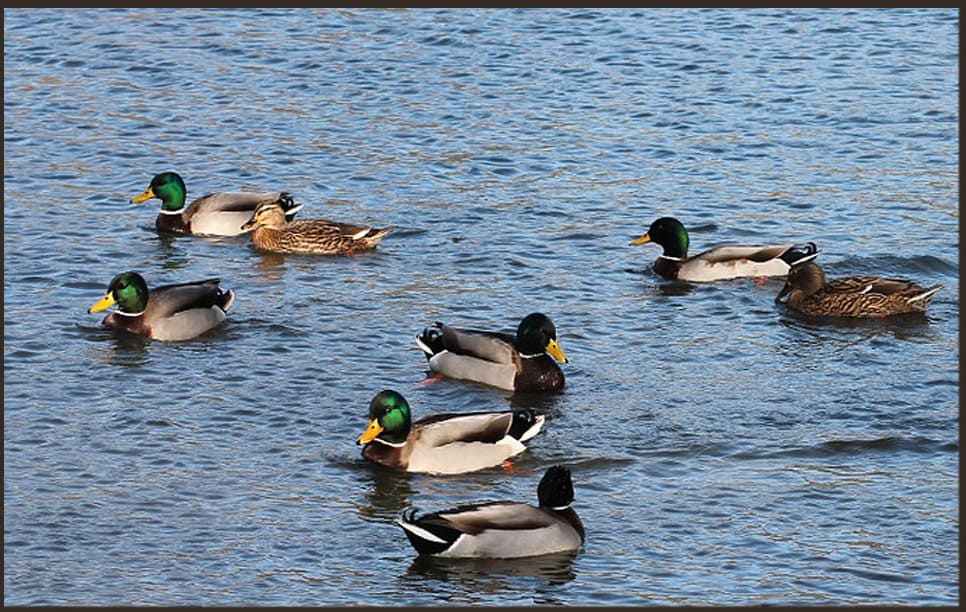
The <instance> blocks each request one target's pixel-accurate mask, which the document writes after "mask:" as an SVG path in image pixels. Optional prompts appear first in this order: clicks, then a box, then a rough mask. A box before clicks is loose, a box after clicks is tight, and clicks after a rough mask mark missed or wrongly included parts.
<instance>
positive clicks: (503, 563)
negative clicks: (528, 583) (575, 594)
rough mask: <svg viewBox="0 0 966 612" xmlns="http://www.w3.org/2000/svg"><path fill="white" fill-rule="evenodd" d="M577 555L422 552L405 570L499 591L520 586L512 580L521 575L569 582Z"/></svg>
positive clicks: (414, 575)
mask: <svg viewBox="0 0 966 612" xmlns="http://www.w3.org/2000/svg"><path fill="white" fill-rule="evenodd" d="M576 556H577V553H575V552H567V553H556V554H552V555H541V556H539V557H525V558H522V559H444V558H440V557H434V556H430V555H419V556H418V557H416V558H415V559H414V560H413V562H412V564H411V565H410V566H409V569H407V570H406V577H407V578H420V579H427V578H429V579H434V580H441V581H443V582H456V583H458V584H460V585H461V586H462V588H464V589H466V588H468V589H470V590H478V591H479V592H492V593H497V592H505V591H508V590H509V591H512V590H518V589H519V587H516V588H514V585H513V584H512V580H511V579H512V578H518V577H525V578H537V579H540V580H543V581H546V582H547V583H548V584H552V585H561V584H566V583H568V582H570V581H571V580H573V579H574V578H575V577H576V573H575V572H574V569H573V562H574V559H575V558H576ZM500 578H504V579H503V580H501V579H500ZM416 584H420V582H419V581H416Z"/></svg>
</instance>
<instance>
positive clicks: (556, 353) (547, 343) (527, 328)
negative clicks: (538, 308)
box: [515, 312, 569, 363]
mask: <svg viewBox="0 0 966 612" xmlns="http://www.w3.org/2000/svg"><path fill="white" fill-rule="evenodd" d="M515 347H516V349H517V350H518V351H519V352H520V353H521V354H523V355H539V354H540V353H543V352H544V351H546V352H548V353H550V355H551V356H552V357H553V358H554V359H556V360H557V361H559V362H561V363H567V362H568V361H569V359H567V355H566V354H565V353H564V351H563V349H562V348H560V345H559V344H557V328H556V327H554V325H553V321H551V320H550V318H549V317H548V316H547V315H545V314H543V313H539V312H534V313H532V314H528V315H527V316H526V317H524V319H523V320H522V321H520V326H519V327H517V339H516V344H515Z"/></svg>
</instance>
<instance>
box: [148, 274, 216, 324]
mask: <svg viewBox="0 0 966 612" xmlns="http://www.w3.org/2000/svg"><path fill="white" fill-rule="evenodd" d="M220 282H221V279H218V278H209V279H206V280H201V281H195V282H191V283H180V284H176V285H163V286H161V287H157V288H155V289H151V290H150V291H149V293H148V306H147V308H146V309H145V312H144V316H145V318H146V319H148V320H154V319H162V318H166V317H170V316H172V315H175V314H177V313H179V312H184V311H186V310H193V309H196V308H211V307H214V306H217V307H218V308H220V309H221V310H227V309H228V308H229V307H230V306H231V303H232V301H234V293H233V292H232V291H231V290H229V291H222V289H221V288H220V287H219V286H218V285H219V283H220Z"/></svg>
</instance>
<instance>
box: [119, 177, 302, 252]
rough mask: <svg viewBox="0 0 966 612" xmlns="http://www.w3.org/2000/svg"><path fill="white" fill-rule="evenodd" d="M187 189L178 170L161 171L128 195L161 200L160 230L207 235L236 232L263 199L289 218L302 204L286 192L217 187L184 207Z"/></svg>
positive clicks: (139, 199) (135, 200) (134, 201)
mask: <svg viewBox="0 0 966 612" xmlns="http://www.w3.org/2000/svg"><path fill="white" fill-rule="evenodd" d="M187 193H188V191H187V189H186V188H185V184H184V180H183V179H182V178H181V176H180V175H179V174H178V173H177V172H162V173H161V174H158V175H155V177H154V178H153V179H151V184H150V185H148V188H147V189H146V190H145V191H144V193H142V194H141V195H139V196H135V197H134V198H132V199H131V203H132V204H139V203H141V202H144V201H145V200H150V199H151V198H158V199H159V200H161V211H160V212H159V213H158V218H157V219H156V220H155V222H154V225H155V227H157V228H158V229H159V230H160V231H164V232H176V233H183V234H202V235H207V236H237V235H239V234H241V233H243V231H242V229H241V225H242V223H244V222H245V221H248V219H250V218H251V216H252V212H254V211H255V209H256V208H257V207H258V205H259V204H262V203H264V202H277V203H278V204H279V206H281V207H282V209H283V210H284V211H285V217H286V218H287V219H289V220H291V219H292V218H293V217H294V216H295V213H296V212H298V210H299V209H300V208H302V205H301V204H296V203H295V201H294V200H293V199H292V197H291V196H290V195H289V194H287V193H285V192H254V191H220V192H217V193H209V194H208V195H205V196H202V197H200V198H198V199H197V200H195V201H194V202H192V203H191V205H190V206H188V207H187V208H185V199H186V197H187Z"/></svg>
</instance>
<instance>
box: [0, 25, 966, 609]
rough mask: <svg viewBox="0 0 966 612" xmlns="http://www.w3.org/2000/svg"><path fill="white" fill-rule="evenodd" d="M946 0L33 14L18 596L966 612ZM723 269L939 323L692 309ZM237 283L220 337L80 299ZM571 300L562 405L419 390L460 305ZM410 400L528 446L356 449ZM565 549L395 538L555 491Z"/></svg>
mask: <svg viewBox="0 0 966 612" xmlns="http://www.w3.org/2000/svg"><path fill="white" fill-rule="evenodd" d="M958 37H959V14H958V12H957V11H955V10H931V9H923V10H831V9H822V10H787V11H786V10H652V9H648V10H601V11H588V10H542V9H527V10H509V9H499V10H496V9H493V10H468V9H458V10H427V9H421V10H355V9H312V10H308V9H294V10H287V9H286V10H282V9H277V10H276V9H269V10H254V9H244V10H194V9H190V10H189V9H163V10H158V9H123V10H32V9H31V10H14V9H5V10H4V88H5V89H4V272H5V273H4V283H3V288H4V489H3V490H4V557H5V558H4V603H5V604H54V605H62V604H76V605H104V604H150V605H172V604H186V605H238V604H258V605H323V604H324V605H340V604H374V605H439V604H450V605H468V604H483V605H497V606H503V605H530V604H565V605H651V604H671V605H677V604H689V605H702V604H714V605H718V604H735V605H759V604H908V605H927V604H928V605H933V604H945V605H955V604H956V603H957V602H958V600H959V501H958V495H959V486H958V483H959V371H958V368H959V315H960V311H959V234H958V230H959V182H958V172H959V158H958V155H959V115H958V108H959V56H958V52H959V47H958V44H959V40H958ZM165 170H176V171H178V172H180V173H181V174H182V175H183V176H184V177H185V180H186V182H187V184H188V190H189V197H198V196H200V195H202V194H204V193H208V192H210V191H216V190H234V189H242V188H252V189H254V188H264V189H274V190H277V189H285V190H289V191H291V192H292V193H293V194H294V195H295V197H296V199H297V200H298V201H300V202H304V203H305V208H304V209H303V212H302V213H300V214H301V216H302V217H303V218H309V217H314V216H317V217H330V218H336V219H339V220H344V221H354V222H369V223H373V224H377V225H392V226H393V227H394V228H395V230H394V232H393V233H391V234H390V235H389V236H388V237H387V238H386V239H385V240H384V241H383V243H382V245H381V247H380V248H379V250H378V251H376V252H375V253H370V254H361V255H356V256H353V257H334V258H333V257H312V256H309V257H305V256H288V257H283V256H266V255H260V254H257V253H255V252H254V251H253V250H252V248H251V245H250V244H249V242H248V240H247V238H246V237H244V236H242V237H237V238H220V239H219V238H199V237H191V236H187V237H170V236H159V235H158V233H157V232H155V231H154V228H153V223H154V217H155V216H156V211H157V205H158V202H157V201H156V200H154V201H151V202H150V203H147V204H141V205H132V204H130V203H129V200H130V198H131V197H132V196H134V195H137V194H139V193H141V191H142V190H144V188H145V187H146V186H147V185H148V183H149V181H150V180H151V177H152V176H153V175H154V174H155V173H158V172H161V171H165ZM664 215H673V216H676V217H678V218H680V219H682V220H683V221H684V223H685V225H687V226H688V227H689V228H690V229H691V245H692V251H697V250H700V249H701V248H704V247H707V246H710V245H713V244H718V243H725V242H740V243H762V244H767V243H787V242H801V241H806V240H813V241H815V242H816V243H818V245H819V247H820V248H821V249H822V251H823V252H822V254H821V256H820V257H819V260H818V261H819V263H820V264H822V265H823V267H824V268H825V270H826V272H827V273H828V274H829V276H832V277H834V276H844V275H852V274H882V275H886V276H890V277H909V278H913V279H915V280H917V281H919V282H921V283H922V284H933V283H942V284H943V285H945V288H944V289H943V290H942V291H941V292H940V293H939V294H938V295H937V296H936V298H935V301H934V303H933V304H932V305H931V307H930V310H929V312H928V314H927V315H925V316H915V317H912V318H901V319H896V320H885V321H872V322H855V323H840V322H823V321H814V320H809V319H804V318H801V317H797V316H795V315H793V314H790V313H788V312H786V311H785V310H784V309H781V308H779V307H777V306H776V305H775V304H774V303H773V298H774V296H775V294H776V293H777V292H778V291H779V289H780V287H781V280H779V279H772V280H769V281H768V282H766V283H764V284H761V285H759V284H756V283H754V282H752V281H750V280H737V281H724V282H719V283H713V284H704V285H679V284H674V283H667V282H664V281H662V280H661V279H660V278H658V277H656V276H655V275H654V273H653V272H652V271H651V270H650V266H651V263H652V262H653V261H654V259H655V258H656V257H657V255H658V250H659V249H658V248H657V247H655V246H653V245H645V246H643V247H631V246H628V242H629V241H630V240H631V239H632V238H634V237H635V236H637V235H640V234H641V233H643V232H644V230H645V229H646V227H647V225H648V224H649V223H650V222H651V221H653V220H654V219H655V218H657V217H659V216H664ZM124 270H138V271H140V272H141V273H142V274H144V276H145V277H146V278H147V280H148V283H149V284H151V285H159V284H164V283H169V282H182V281H188V280H196V279H201V278H207V277H211V276H219V277H221V278H222V279H223V285H225V286H227V287H230V288H233V289H234V290H235V291H236V294H237V299H236V302H235V305H234V308H233V311H232V312H231V314H230V316H229V319H228V320H227V321H226V322H225V324H224V325H223V326H221V327H220V328H219V329H218V330H217V331H215V332H213V333H211V334H209V335H206V336H204V337H202V338H199V339H197V340H193V341H189V342H180V343H163V342H155V341H147V340H141V339H132V338H124V337H121V336H117V335H114V334H112V333H110V332H108V331H106V330H104V329H102V328H101V327H100V325H99V324H100V320H101V318H102V315H97V316H95V315H88V314H87V313H86V309H87V307H88V306H90V305H91V304H92V303H93V302H94V301H96V300H97V299H98V298H100V297H101V296H102V295H103V292H104V290H105V288H106V287H107V283H108V282H109V281H110V280H111V277H112V276H114V274H116V273H118V272H120V271H124ZM535 310H539V311H543V312H545V313H547V314H548V315H550V316H551V318H552V319H553V320H554V322H555V323H556V326H557V329H558V332H559V339H560V343H561V345H562V347H563V348H564V350H565V351H566V352H567V354H568V356H569V357H570V358H571V363H569V364H565V365H563V370H564V372H565V374H566V376H567V384H566V388H565V389H564V390H563V392H561V393H558V394H553V395H548V396H542V397H541V396H537V397H522V396H520V397H514V396H511V395H510V394H508V393H504V392H502V391H499V390H494V389H490V388H486V387H483V386H480V385H475V384H467V383H461V382H457V381H450V380H444V381H441V382H438V383H436V384H432V385H420V384H419V382H420V381H421V380H422V379H423V378H425V376H426V373H427V371H426V361H425V359H424V358H423V356H422V354H421V353H420V351H419V350H418V349H417V347H416V345H415V342H414V338H415V335H416V334H417V333H419V332H420V331H421V330H422V328H423V327H424V326H426V325H427V324H429V323H431V322H432V321H436V320H442V321H446V322H449V323H451V324H456V325H460V326H467V327H488V328H495V329H506V330H512V329H514V328H515V327H516V324H517V323H518V322H519V320H520V319H521V318H522V317H523V316H524V315H525V314H527V313H529V312H532V311H535ZM384 388H394V389H397V390H399V391H400V392H401V393H403V395H405V396H406V397H407V398H408V399H409V400H410V403H411V404H412V406H413V410H414V412H415V415H416V416H417V417H418V416H422V415H426V414H429V413H434V412H443V411H456V412H461V411H471V410H490V409H494V410H496V409H506V408H509V407H511V406H512V407H524V406H530V407H534V408H537V409H538V410H540V411H541V412H543V413H545V414H546V415H547V423H546V425H545V427H544V431H543V432H542V433H541V434H540V435H539V436H537V437H536V438H535V439H533V440H532V441H531V443H530V445H529V450H528V451H527V452H526V453H524V454H523V455H521V456H520V457H519V458H518V459H517V460H515V461H514V469H513V471H512V472H504V471H503V470H501V469H499V468H496V469H490V470H485V471H482V472H478V473H474V474H468V475H463V476H452V477H435V476H429V475H404V474H397V473H393V472H388V471H385V470H381V469H377V468H374V467H373V466H371V465H369V464H367V463H365V462H364V461H363V460H362V458H361V455H360V449H359V447H357V446H356V445H355V440H356V438H357V437H358V436H359V434H360V433H362V431H363V429H364V428H365V425H366V411H367V408H368V403H369V400H370V399H371V398H372V396H373V395H374V394H375V393H377V392H378V391H380V390H382V389H384ZM554 464H564V465H567V466H569V467H570V468H571V470H572V471H573V478H574V484H575V489H576V497H577V498H576V501H575V503H574V508H575V509H576V510H577V512H578V513H579V515H580V516H581V518H582V519H583V522H584V524H585V525H586V527H587V531H588V538H587V541H586V543H585V545H584V547H583V548H582V549H581V550H580V551H579V552H578V553H577V554H575V555H565V556H563V557H549V558H544V559H536V560H534V559H531V560H526V561H517V562H478V563H458V562H448V563H444V562H438V561H432V560H425V559H417V558H416V557H415V554H414V551H413V550H412V549H411V547H410V545H409V543H408V542H407V541H406V538H405V537H404V535H403V532H402V530H401V529H399V528H398V527H397V526H396V525H394V524H393V520H394V519H395V518H396V517H397V516H398V515H399V513H400V512H401V511H402V510H403V509H405V508H406V507H409V506H410V505H416V506H418V507H420V508H423V509H434V508H435V509H439V508H445V507H448V506H451V505H454V504H458V503H462V502H470V501H482V500H496V499H518V500H523V501H533V502H535V501H536V485H537V482H538V481H539V479H540V477H541V476H542V474H543V472H544V471H545V470H546V468H547V467H549V466H551V465H554Z"/></svg>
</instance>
